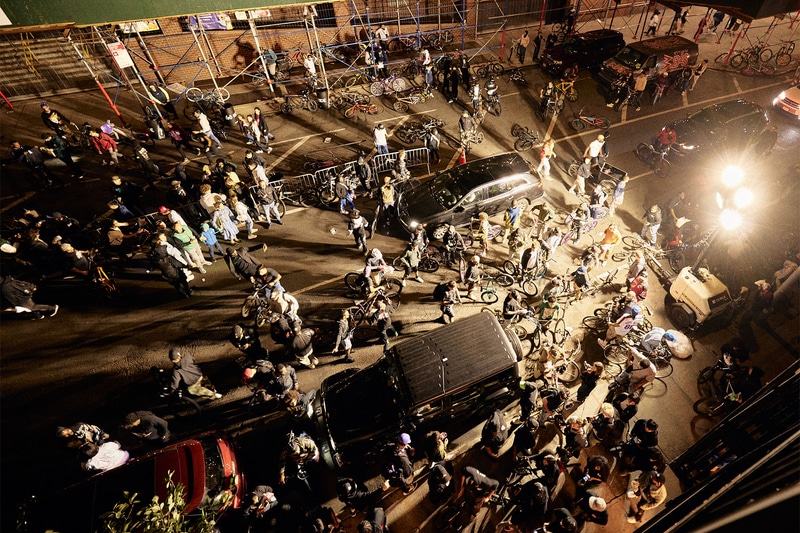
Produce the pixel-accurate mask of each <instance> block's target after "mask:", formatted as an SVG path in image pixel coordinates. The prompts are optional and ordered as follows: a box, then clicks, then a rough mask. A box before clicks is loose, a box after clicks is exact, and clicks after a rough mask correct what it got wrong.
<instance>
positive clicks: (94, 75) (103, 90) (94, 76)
mask: <svg viewBox="0 0 800 533" xmlns="http://www.w3.org/2000/svg"><path fill="white" fill-rule="evenodd" d="M95 31H97V28H95ZM98 33H99V32H98ZM67 40H68V41H69V44H71V45H72V48H74V49H75V53H76V54H78V57H79V58H80V60H81V61H82V62H83V66H85V67H86V70H88V71H89V75H90V76H91V77H92V79H93V80H94V82H95V83H96V84H97V87H98V88H99V89H100V92H101V93H103V96H104V97H105V99H106V102H108V105H109V107H110V108H111V111H113V112H114V114H115V115H117V117H118V118H119V120H120V122H122V125H123V126H125V127H128V124H127V122H125V117H123V116H122V113H120V112H119V109H118V108H117V105H116V104H115V103H114V101H113V100H111V97H110V96H109V95H108V93H107V92H106V88H105V87H103V84H102V83H100V80H99V79H98V77H97V73H95V71H94V70H92V67H90V66H89V62H88V61H87V60H86V58H85V57H83V54H81V51H80V50H78V45H77V44H75V41H73V40H72V36H71V35H67ZM100 42H102V43H103V46H105V41H104V40H103V37H102V36H100ZM106 51H108V47H106ZM112 59H113V57H112ZM114 64H116V61H115V62H114ZM117 68H119V66H117ZM120 70H121V69H120ZM122 76H123V78H125V73H124V72H123V73H122ZM125 81H126V82H127V83H130V82H128V80H127V78H125Z"/></svg>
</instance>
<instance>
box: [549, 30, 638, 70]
mask: <svg viewBox="0 0 800 533" xmlns="http://www.w3.org/2000/svg"><path fill="white" fill-rule="evenodd" d="M624 46H625V39H624V38H623V37H622V34H621V33H620V32H618V31H615V30H593V31H587V32H585V33H576V34H575V35H572V36H571V37H568V38H566V39H565V40H564V42H563V43H561V44H559V45H557V46H551V47H550V48H546V49H545V50H544V52H542V57H541V59H540V60H539V64H540V65H541V66H542V69H544V70H546V71H547V72H549V73H550V74H552V75H553V76H559V77H564V76H566V74H567V71H568V70H569V69H570V68H571V67H572V65H574V64H576V63H577V64H578V68H581V69H586V68H592V67H596V66H598V65H600V64H601V63H602V62H603V61H605V60H606V59H608V58H610V57H614V55H615V54H616V53H617V52H619V51H620V50H622V48H623V47H624Z"/></svg>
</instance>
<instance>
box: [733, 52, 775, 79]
mask: <svg viewBox="0 0 800 533" xmlns="http://www.w3.org/2000/svg"><path fill="white" fill-rule="evenodd" d="M776 68H777V66H776V64H775V61H774V60H770V61H766V62H765V61H761V59H760V58H759V57H757V56H751V57H750V58H749V59H748V60H747V63H746V64H745V65H744V66H743V67H742V70H741V73H742V75H743V76H755V75H756V74H763V75H765V76H772V75H773V74H775V71H776Z"/></svg>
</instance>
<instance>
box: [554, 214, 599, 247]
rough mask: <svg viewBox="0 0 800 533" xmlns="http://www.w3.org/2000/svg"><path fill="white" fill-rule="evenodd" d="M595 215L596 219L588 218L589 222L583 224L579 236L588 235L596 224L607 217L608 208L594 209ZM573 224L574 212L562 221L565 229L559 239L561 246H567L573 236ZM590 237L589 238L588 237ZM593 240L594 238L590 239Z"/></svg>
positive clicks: (574, 229) (574, 230) (574, 231)
mask: <svg viewBox="0 0 800 533" xmlns="http://www.w3.org/2000/svg"><path fill="white" fill-rule="evenodd" d="M594 212H595V214H596V215H597V217H596V218H595V217H590V218H589V220H587V221H585V222H584V223H583V229H582V230H581V235H588V234H589V233H590V232H591V231H592V230H593V229H594V228H596V227H597V224H598V222H599V221H600V219H601V218H605V217H606V216H608V208H606V207H602V206H601V207H597V208H596V209H595V211H594ZM573 222H575V212H574V211H572V212H571V213H570V214H568V215H567V218H565V219H564V225H565V226H567V227H568V228H569V229H567V230H566V231H565V232H564V236H563V237H562V238H561V244H562V245H564V244H567V243H568V242H569V241H570V240H572V238H573V236H574V235H575V233H576V231H577V229H576V228H575V227H574V224H573ZM590 237H591V236H590ZM592 239H593V240H594V238H592Z"/></svg>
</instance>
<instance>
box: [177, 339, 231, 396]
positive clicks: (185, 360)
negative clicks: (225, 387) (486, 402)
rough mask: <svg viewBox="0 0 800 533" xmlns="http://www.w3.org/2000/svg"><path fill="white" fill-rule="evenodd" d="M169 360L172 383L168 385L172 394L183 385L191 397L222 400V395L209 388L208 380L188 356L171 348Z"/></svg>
mask: <svg viewBox="0 0 800 533" xmlns="http://www.w3.org/2000/svg"><path fill="white" fill-rule="evenodd" d="M169 360H170V361H172V381H171V383H170V390H171V391H172V392H175V391H176V390H178V387H180V386H181V384H184V385H186V390H187V391H188V392H189V394H191V395H192V396H199V397H201V398H211V399H212V400H213V399H219V398H222V394H220V393H218V392H216V391H214V389H213V387H209V386H210V383H208V378H206V377H205V376H203V372H202V371H201V370H200V367H199V366H197V363H196V362H195V360H194V357H192V356H191V355H190V354H188V353H187V354H183V353H181V351H180V350H178V349H177V348H173V349H171V350H170V351H169ZM204 382H205V384H204ZM206 384H208V385H209V386H206Z"/></svg>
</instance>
